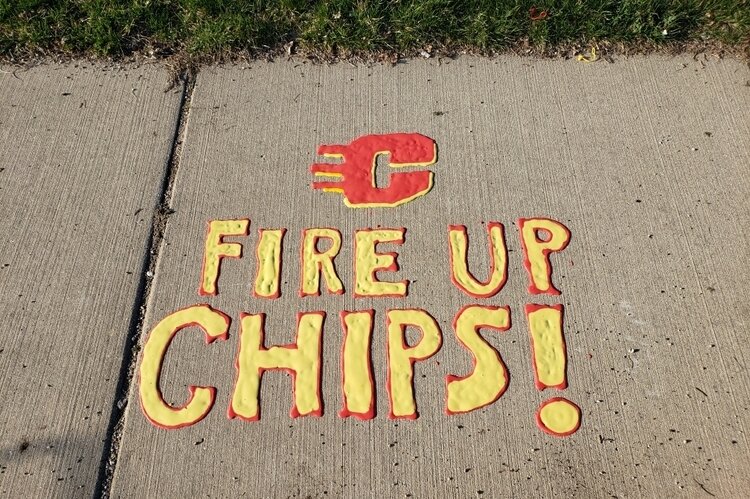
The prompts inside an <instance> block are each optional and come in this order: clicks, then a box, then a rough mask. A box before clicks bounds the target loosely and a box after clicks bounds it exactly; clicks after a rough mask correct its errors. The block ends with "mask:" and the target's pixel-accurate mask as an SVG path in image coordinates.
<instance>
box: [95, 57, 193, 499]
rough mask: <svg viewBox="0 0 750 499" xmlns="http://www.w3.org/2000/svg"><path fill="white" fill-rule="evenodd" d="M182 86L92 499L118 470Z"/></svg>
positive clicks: (186, 78) (185, 111) (171, 172)
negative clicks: (121, 441)
mask: <svg viewBox="0 0 750 499" xmlns="http://www.w3.org/2000/svg"><path fill="white" fill-rule="evenodd" d="M180 81H181V82H182V87H183V90H182V96H181V99H180V104H179V109H178V111H177V122H176V126H175V130H174V134H173V136H172V145H171V147H170V150H169V156H168V157H167V165H166V169H165V172H164V177H163V178H162V184H161V190H160V197H159V204H158V205H157V207H156V209H155V210H154V213H153V217H152V220H151V233H150V234H149V236H148V244H147V250H146V251H147V252H146V254H145V255H144V258H143V265H142V268H141V276H140V281H139V283H138V288H137V291H136V299H135V302H134V304H133V312H132V314H131V317H130V324H129V326H128V336H127V338H126V339H125V345H124V347H123V354H122V362H121V364H120V371H119V374H118V380H117V386H116V389H115V397H114V400H113V403H112V411H111V413H110V420H109V424H108V425H107V432H106V436H105V440H104V447H103V450H102V456H101V460H100V463H99V471H98V476H97V480H96V485H95V488H94V491H93V492H94V493H93V497H103V498H107V497H110V492H111V487H112V479H113V478H114V475H115V470H116V468H117V461H118V457H119V454H120V440H121V438H122V432H123V429H124V426H125V419H126V417H127V413H128V404H129V403H130V400H131V398H132V397H131V395H132V393H131V391H132V389H133V379H134V377H135V371H136V363H137V361H138V352H139V351H140V349H141V338H142V337H143V336H144V334H145V331H144V326H145V317H146V310H147V306H148V301H149V297H150V295H151V287H152V282H153V278H154V275H155V273H156V265H157V263H158V261H159V254H160V251H161V246H162V241H163V239H164V231H165V229H166V226H167V223H168V221H169V216H170V215H171V214H172V213H174V211H173V210H172V194H173V187H174V182H175V179H176V177H177V171H178V170H179V166H180V159H181V156H182V146H183V144H184V141H185V129H186V126H187V121H188V117H189V114H190V104H191V102H192V98H193V90H194V88H195V75H194V74H193V73H190V72H186V73H184V74H183V75H181V76H180Z"/></svg>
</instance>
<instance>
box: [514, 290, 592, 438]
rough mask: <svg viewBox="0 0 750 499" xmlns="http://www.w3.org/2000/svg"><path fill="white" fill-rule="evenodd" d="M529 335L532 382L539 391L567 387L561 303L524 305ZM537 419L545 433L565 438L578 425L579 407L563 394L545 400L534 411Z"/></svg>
mask: <svg viewBox="0 0 750 499" xmlns="http://www.w3.org/2000/svg"><path fill="white" fill-rule="evenodd" d="M526 319H527V322H528V324H529V333H530V336H531V359H532V364H533V366H534V383H535V384H536V387H537V389H538V390H540V391H541V390H544V389H545V388H555V389H557V390H565V389H566V388H567V387H568V378H567V373H566V370H567V352H566V350H565V338H564V337H563V328H562V325H563V306H562V305H536V304H527V305H526ZM536 422H537V424H538V425H539V428H541V429H542V430H543V431H545V432H546V433H549V434H550V435H554V436H556V437H565V436H568V435H571V434H573V433H575V432H576V431H577V430H578V428H579V427H580V426H581V409H580V408H579V407H578V406H577V405H576V404H574V403H573V402H571V401H570V400H568V399H566V398H563V397H553V398H551V399H548V400H545V401H544V402H542V404H541V405H540V406H539V409H538V410H537V413H536Z"/></svg>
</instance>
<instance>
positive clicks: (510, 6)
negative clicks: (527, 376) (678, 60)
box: [0, 0, 750, 61]
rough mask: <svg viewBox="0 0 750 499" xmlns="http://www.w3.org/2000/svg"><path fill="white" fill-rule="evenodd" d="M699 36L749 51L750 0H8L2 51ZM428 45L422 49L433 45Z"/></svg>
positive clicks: (21, 55)
mask: <svg viewBox="0 0 750 499" xmlns="http://www.w3.org/2000/svg"><path fill="white" fill-rule="evenodd" d="M597 44H600V45H602V46H605V47H606V46H620V47H623V48H624V49H625V50H634V51H647V50H652V49H660V48H674V47H680V46H685V45H686V44H687V45H690V44H693V45H696V44H697V45H699V46H700V45H704V46H705V45H708V46H717V47H721V48H723V49H728V50H732V51H735V52H743V51H745V52H748V51H750V48H749V47H750V0H630V1H628V0H624V1H623V0H562V1H558V2H551V1H549V0H547V1H536V2H535V1H527V0H515V1H507V0H506V1H493V0H474V1H456V0H403V1H402V0H392V1H385V2H380V1H375V0H333V1H314V2H313V1H305V0H266V1H262V0H252V1H251V0H0V60H6V61H18V60H24V59H29V58H34V57H39V56H49V55H54V56H68V57H80V56H95V57H114V58H121V57H126V56H130V55H133V54H145V55H150V56H173V55H182V56H187V57H190V58H194V59H195V58H198V59H200V58H204V59H216V58H220V57H223V56H227V55H229V56H231V55H236V54H242V53H250V54H257V53H262V52H273V51H275V50H283V49H284V47H286V50H287V51H288V52H290V51H291V50H292V47H294V49H296V50H299V51H300V52H303V53H307V54H316V55H319V56H323V57H337V56H343V57H347V56H363V55H364V56H370V57H372V56H373V55H375V56H378V55H382V54H387V55H388V54H390V55H393V54H405V55H408V54H419V53H420V52H422V51H425V50H426V51H427V52H431V51H432V50H433V49H435V50H439V51H443V52H450V51H472V52H480V53H481V52H483V53H488V52H497V51H506V50H514V49H517V48H519V47H521V48H524V49H528V50H529V51H534V52H537V53H559V52H560V51H563V52H569V51H570V50H571V49H572V50H574V51H575V50H576V48H577V47H585V46H595V45H597ZM423 55H424V54H423Z"/></svg>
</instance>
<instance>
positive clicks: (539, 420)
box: [536, 397, 583, 437]
mask: <svg viewBox="0 0 750 499" xmlns="http://www.w3.org/2000/svg"><path fill="white" fill-rule="evenodd" d="M559 401H565V402H567V403H569V404H570V405H572V406H573V407H575V408H576V410H577V411H578V424H576V426H575V427H574V428H573V429H572V430H570V431H566V432H564V433H558V432H556V431H552V430H551V429H549V428H547V427H546V426H545V425H544V423H543V422H542V409H544V408H545V407H546V406H547V405H549V404H551V403H552V402H559ZM582 420H583V413H582V412H581V408H580V407H578V404H575V403H573V402H571V401H570V400H568V399H566V398H564V397H553V398H551V399H549V400H545V401H544V402H542V404H541V405H540V406H539V409H537V411H536V424H537V426H538V427H539V429H540V430H542V431H543V432H544V433H546V434H548V435H552V436H553V437H567V436H569V435H572V434H573V433H575V432H577V431H578V429H579V428H580V427H581V421H582Z"/></svg>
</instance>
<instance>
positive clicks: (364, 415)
mask: <svg viewBox="0 0 750 499" xmlns="http://www.w3.org/2000/svg"><path fill="white" fill-rule="evenodd" d="M362 312H367V313H368V314H369V316H370V335H369V344H370V348H369V349H368V350H367V372H368V375H369V378H370V387H371V388H370V407H369V409H368V410H367V412H354V411H350V410H349V405H348V403H347V400H346V392H345V391H344V386H345V385H344V384H345V382H346V370H345V369H344V347H345V345H346V337H347V335H348V334H349V331H348V328H347V326H346V317H347V316H348V315H349V314H354V313H362ZM339 317H340V318H341V331H342V333H343V339H342V341H341V395H342V396H343V402H344V403H343V405H342V407H341V410H340V411H339V417H340V418H342V419H345V418H348V417H351V416H354V417H355V418H357V419H359V420H360V421H367V420H370V419H373V418H374V417H375V398H376V390H375V378H374V376H373V373H372V336H373V330H374V324H375V310H373V309H369V310H359V311H348V310H342V311H341V312H340V313H339Z"/></svg>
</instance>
